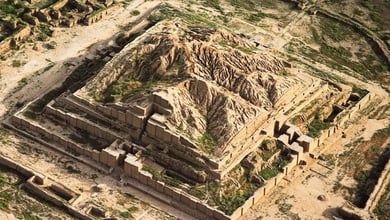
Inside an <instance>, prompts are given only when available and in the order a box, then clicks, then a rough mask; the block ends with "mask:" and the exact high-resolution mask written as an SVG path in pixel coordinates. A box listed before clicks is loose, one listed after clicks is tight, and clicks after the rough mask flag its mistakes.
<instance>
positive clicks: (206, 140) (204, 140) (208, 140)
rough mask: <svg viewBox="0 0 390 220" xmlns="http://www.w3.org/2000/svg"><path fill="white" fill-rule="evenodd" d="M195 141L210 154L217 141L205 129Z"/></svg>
mask: <svg viewBox="0 0 390 220" xmlns="http://www.w3.org/2000/svg"><path fill="white" fill-rule="evenodd" d="M197 141H198V143H199V144H200V145H201V147H202V148H203V149H204V151H206V152H207V153H209V154H212V153H213V152H214V149H215V147H216V146H217V143H216V141H215V140H214V138H213V136H212V135H211V134H210V133H209V132H207V131H205V132H204V133H203V134H202V136H201V137H199V138H198V140H197Z"/></svg>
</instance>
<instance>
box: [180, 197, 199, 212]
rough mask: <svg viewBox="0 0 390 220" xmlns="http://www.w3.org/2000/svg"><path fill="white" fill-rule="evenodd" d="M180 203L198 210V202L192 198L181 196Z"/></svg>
mask: <svg viewBox="0 0 390 220" xmlns="http://www.w3.org/2000/svg"><path fill="white" fill-rule="evenodd" d="M180 203H181V204H184V205H185V206H187V207H190V208H191V209H196V204H197V201H195V200H193V199H191V198H190V197H187V196H186V195H184V194H180Z"/></svg>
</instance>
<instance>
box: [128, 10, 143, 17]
mask: <svg viewBox="0 0 390 220" xmlns="http://www.w3.org/2000/svg"><path fill="white" fill-rule="evenodd" d="M130 14H131V15H133V16H137V15H139V14H141V12H140V11H138V10H133V11H131V12H130Z"/></svg>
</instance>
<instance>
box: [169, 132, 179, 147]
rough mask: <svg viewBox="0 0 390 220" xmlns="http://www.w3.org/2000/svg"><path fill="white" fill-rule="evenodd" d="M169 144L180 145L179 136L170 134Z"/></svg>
mask: <svg viewBox="0 0 390 220" xmlns="http://www.w3.org/2000/svg"><path fill="white" fill-rule="evenodd" d="M171 143H173V144H177V145H179V144H180V135H178V134H174V133H172V134H171Z"/></svg>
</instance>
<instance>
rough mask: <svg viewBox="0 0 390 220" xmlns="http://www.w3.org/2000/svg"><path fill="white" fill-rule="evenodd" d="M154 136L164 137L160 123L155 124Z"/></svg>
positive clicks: (161, 138)
mask: <svg viewBox="0 0 390 220" xmlns="http://www.w3.org/2000/svg"><path fill="white" fill-rule="evenodd" d="M156 137H157V138H159V139H160V140H163V138H164V127H163V126H162V125H156Z"/></svg>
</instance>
